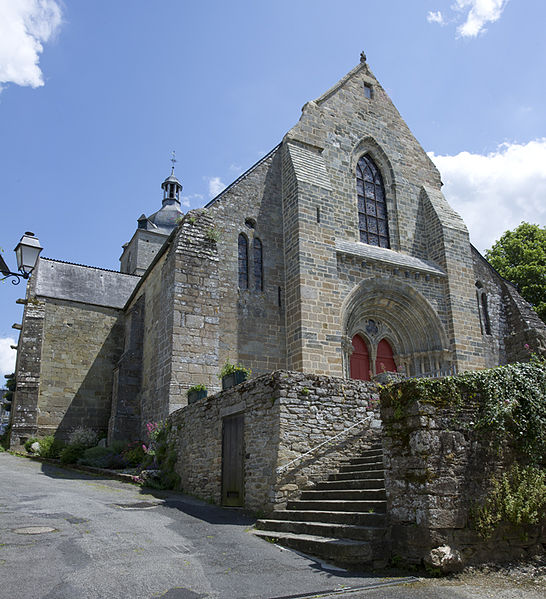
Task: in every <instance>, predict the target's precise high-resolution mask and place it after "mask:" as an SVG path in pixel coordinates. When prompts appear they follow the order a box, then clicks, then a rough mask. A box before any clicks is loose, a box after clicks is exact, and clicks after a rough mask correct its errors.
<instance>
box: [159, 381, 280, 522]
mask: <svg viewBox="0 0 546 599" xmlns="http://www.w3.org/2000/svg"><path fill="white" fill-rule="evenodd" d="M239 413H243V414H244V449H243V452H244V456H245V461H244V480H245V483H244V502H245V507H247V508H249V509H251V510H255V511H258V510H268V509H270V508H271V506H272V490H273V488H274V486H275V467H276V465H277V451H278V449H277V448H278V443H279V441H278V439H279V401H278V398H277V397H276V393H275V384H274V379H273V377H272V376H268V375H264V376H262V377H259V378H256V379H251V380H249V381H246V382H244V383H242V384H240V385H237V386H236V387H233V388H232V389H229V390H227V391H224V392H221V393H218V394H216V395H212V396H209V397H207V398H206V399H203V400H200V401H198V402H196V403H193V404H190V405H188V406H186V407H184V408H182V409H180V410H177V411H176V412H173V413H172V414H171V415H170V416H169V422H170V423H171V425H172V433H171V434H172V438H173V439H174V441H175V444H176V450H177V454H178V461H177V463H176V471H177V472H178V474H179V475H180V477H181V488H182V490H183V491H184V492H186V493H191V494H193V495H197V496H198V497H201V498H203V499H207V500H209V501H212V502H214V503H220V502H221V497H222V419H223V418H224V417H226V416H230V415H232V414H239Z"/></svg>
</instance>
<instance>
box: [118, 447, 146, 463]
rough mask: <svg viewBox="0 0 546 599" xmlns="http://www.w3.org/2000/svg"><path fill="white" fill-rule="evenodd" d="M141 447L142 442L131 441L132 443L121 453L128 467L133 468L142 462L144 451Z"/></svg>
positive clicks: (144, 455)
mask: <svg viewBox="0 0 546 599" xmlns="http://www.w3.org/2000/svg"><path fill="white" fill-rule="evenodd" d="M142 445H143V444H142V441H133V442H132V443H129V445H128V446H127V447H126V448H125V450H124V451H123V452H122V453H121V456H122V458H123V459H124V460H125V462H126V463H127V465H128V466H130V467H132V468H135V467H136V466H140V464H142V462H144V458H145V457H146V451H144V447H143V446H142Z"/></svg>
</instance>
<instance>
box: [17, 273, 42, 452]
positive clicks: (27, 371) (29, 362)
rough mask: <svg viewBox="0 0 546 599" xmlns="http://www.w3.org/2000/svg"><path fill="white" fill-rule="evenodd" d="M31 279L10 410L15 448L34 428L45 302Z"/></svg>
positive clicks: (35, 424)
mask: <svg viewBox="0 0 546 599" xmlns="http://www.w3.org/2000/svg"><path fill="white" fill-rule="evenodd" d="M33 284H34V279H31V280H30V282H29V284H28V287H27V295H26V300H25V301H26V305H25V309H24V313H23V321H22V322H23V328H22V330H21V333H20V334H19V342H18V344H17V363H16V367H15V372H16V385H17V386H16V392H15V396H14V400H13V403H12V412H11V422H12V430H11V447H12V449H18V448H19V447H20V445H21V444H23V443H24V442H25V441H26V440H27V439H28V438H29V437H34V436H36V434H37V432H38V426H37V418H38V390H39V385H40V357H41V354H42V339H43V327H44V313H45V302H43V301H39V300H37V299H36V298H35V297H34V296H33V287H34V285H33Z"/></svg>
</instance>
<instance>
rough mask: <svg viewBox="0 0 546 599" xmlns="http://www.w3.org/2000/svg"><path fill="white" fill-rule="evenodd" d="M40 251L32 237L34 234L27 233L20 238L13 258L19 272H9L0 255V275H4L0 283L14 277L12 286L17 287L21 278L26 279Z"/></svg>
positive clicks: (38, 244) (40, 248)
mask: <svg viewBox="0 0 546 599" xmlns="http://www.w3.org/2000/svg"><path fill="white" fill-rule="evenodd" d="M42 249H43V248H42V246H41V245H40V241H39V240H38V238H37V237H35V236H34V233H31V232H30V231H27V232H26V233H25V234H24V235H23V236H22V237H21V241H20V242H19V243H18V244H17V247H16V248H15V250H14V251H15V256H16V257H17V268H18V269H19V272H18V273H16V272H11V271H10V269H9V267H8V265H7V264H6V263H5V261H4V258H2V256H1V255H0V273H2V274H3V275H4V276H3V277H2V278H1V279H0V281H4V280H5V279H7V278H8V277H14V280H13V281H12V284H13V285H19V283H20V282H21V277H22V278H23V279H28V278H29V277H30V274H31V273H32V271H33V270H34V268H35V266H36V262H37V261H38V256H39V255H40V252H41V251H42Z"/></svg>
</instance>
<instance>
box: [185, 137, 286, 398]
mask: <svg viewBox="0 0 546 599" xmlns="http://www.w3.org/2000/svg"><path fill="white" fill-rule="evenodd" d="M281 205H282V191H281V159H280V152H279V150H278V148H275V149H273V150H272V151H271V152H270V153H269V154H268V155H267V156H265V157H264V158H263V159H262V160H261V161H260V162H259V163H257V164H256V165H254V166H253V167H252V168H251V169H249V170H248V171H247V172H246V173H245V174H244V175H242V177H241V178H239V179H238V180H237V181H235V182H234V183H233V184H232V185H230V186H229V187H228V188H227V189H225V190H224V191H223V192H222V193H221V194H220V195H219V196H218V197H217V198H215V199H214V200H213V201H212V202H210V203H209V204H208V205H207V207H206V210H207V213H208V215H209V216H210V217H211V218H212V220H213V223H214V227H215V228H216V230H217V231H218V233H219V239H218V243H217V247H218V255H219V256H221V259H220V260H219V262H218V296H219V298H221V304H220V305H221V309H220V310H219V311H218V314H217V318H218V328H219V330H220V331H221V335H220V339H219V345H218V364H219V366H220V368H221V367H222V366H223V364H224V363H225V361H226V360H228V359H229V360H230V361H231V362H232V363H236V362H240V363H241V364H242V365H244V366H245V367H247V368H251V369H252V372H253V375H254V376H259V375H261V374H265V373H267V372H272V371H273V370H277V369H279V368H286V340H285V291H286V290H285V276H284V267H285V258H284V247H285V240H284V236H283V218H282V210H281ZM240 234H243V235H244V236H245V237H246V238H247V240H248V259H249V260H248V266H249V281H248V289H240V288H239V282H238V281H239V277H238V239H239V235H240ZM256 239H259V240H260V241H261V243H262V249H263V289H260V288H258V287H259V285H257V282H258V281H257V279H256V276H255V275H256V273H255V270H254V243H255V240H256ZM218 372H219V371H216V373H215V374H218ZM197 382H200V381H197ZM209 388H210V387H209ZM212 388H213V389H215V390H218V389H219V386H218V381H217V380H216V382H215V385H213V387H212Z"/></svg>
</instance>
